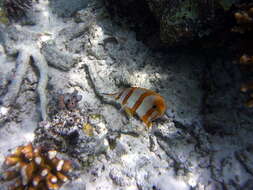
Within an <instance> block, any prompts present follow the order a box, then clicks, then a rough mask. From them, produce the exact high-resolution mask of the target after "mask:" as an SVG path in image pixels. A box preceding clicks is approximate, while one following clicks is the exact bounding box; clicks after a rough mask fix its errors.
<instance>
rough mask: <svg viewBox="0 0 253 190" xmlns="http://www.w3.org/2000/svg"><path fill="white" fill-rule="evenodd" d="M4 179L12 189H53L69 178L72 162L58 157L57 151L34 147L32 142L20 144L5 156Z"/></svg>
mask: <svg viewBox="0 0 253 190" xmlns="http://www.w3.org/2000/svg"><path fill="white" fill-rule="evenodd" d="M4 167H5V168H7V169H6V171H4V172H3V174H2V176H1V177H2V179H3V181H5V182H7V181H11V183H9V189H10V190H24V189H27V190H39V189H43V190H47V189H50V190H53V189H58V188H59V187H60V186H61V185H62V184H63V183H65V182H66V181H68V180H69V176H68V174H69V172H70V171H71V170H72V164H71V162H70V161H69V160H62V159H59V158H58V157H57V151H55V150H48V149H46V148H44V147H34V146H33V145H32V144H31V143H30V144H28V145H25V146H19V147H17V149H16V150H15V151H14V152H13V153H12V154H11V155H9V156H7V157H6V158H5V161H4Z"/></svg>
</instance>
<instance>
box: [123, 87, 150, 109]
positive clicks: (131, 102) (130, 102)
mask: <svg viewBox="0 0 253 190" xmlns="http://www.w3.org/2000/svg"><path fill="white" fill-rule="evenodd" d="M145 92H146V90H145V89H142V88H136V89H135V90H134V92H133V93H132V95H131V96H130V97H129V99H128V101H127V106H128V107H129V108H133V106H134V104H135V103H136V102H137V100H138V99H139V98H140V97H141V95H142V94H143V93H145Z"/></svg>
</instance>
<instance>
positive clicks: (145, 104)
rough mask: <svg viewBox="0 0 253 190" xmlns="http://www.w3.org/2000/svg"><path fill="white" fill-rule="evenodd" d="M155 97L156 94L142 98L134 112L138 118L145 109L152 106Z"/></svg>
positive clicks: (145, 111) (143, 113) (142, 114)
mask: <svg viewBox="0 0 253 190" xmlns="http://www.w3.org/2000/svg"><path fill="white" fill-rule="evenodd" d="M155 98H156V96H154V95H150V96H146V97H145V98H144V100H143V101H142V103H141V105H140V106H139V107H138V108H137V110H136V113H137V114H138V116H139V117H140V118H141V117H143V116H144V115H145V114H146V113H147V111H148V110H149V109H151V108H152V107H153V105H154V100H155Z"/></svg>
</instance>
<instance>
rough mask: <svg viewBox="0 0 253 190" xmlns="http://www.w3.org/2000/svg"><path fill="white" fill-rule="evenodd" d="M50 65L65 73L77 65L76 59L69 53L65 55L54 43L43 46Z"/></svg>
mask: <svg viewBox="0 0 253 190" xmlns="http://www.w3.org/2000/svg"><path fill="white" fill-rule="evenodd" d="M41 51H42V54H43V55H44V56H45V58H46V60H47V62H48V65H50V66H52V67H55V68H57V69H60V70H63V71H69V70H70V69H71V67H72V66H73V65H74V64H75V60H74V58H73V57H72V56H71V55H70V54H68V53H67V52H65V53H63V52H62V51H61V50H60V49H58V48H57V47H56V45H55V44H54V43H53V42H51V43H50V42H48V43H45V44H43V47H42V49H41Z"/></svg>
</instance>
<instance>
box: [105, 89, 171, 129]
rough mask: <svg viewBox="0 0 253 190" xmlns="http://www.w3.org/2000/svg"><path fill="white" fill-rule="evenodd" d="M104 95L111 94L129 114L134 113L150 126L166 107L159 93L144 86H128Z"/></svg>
mask: <svg viewBox="0 0 253 190" xmlns="http://www.w3.org/2000/svg"><path fill="white" fill-rule="evenodd" d="M104 95H110V96H113V97H114V98H115V100H116V101H118V102H119V103H120V104H121V106H122V107H123V108H124V109H125V111H126V112H127V113H128V114H129V115H131V116H133V115H135V114H136V115H137V116H138V117H139V118H140V119H141V120H142V121H143V122H144V123H145V125H146V126H147V127H151V126H152V121H153V120H155V119H157V118H159V117H161V116H162V115H163V114H164V113H165V111H166V108H167V106H166V102H165V100H164V98H163V97H162V96H161V95H159V94H158V93H156V92H154V91H152V90H149V89H145V88H140V87H130V88H126V89H124V90H122V91H120V92H118V93H115V94H104Z"/></svg>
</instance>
